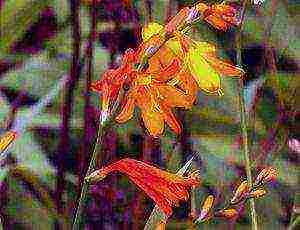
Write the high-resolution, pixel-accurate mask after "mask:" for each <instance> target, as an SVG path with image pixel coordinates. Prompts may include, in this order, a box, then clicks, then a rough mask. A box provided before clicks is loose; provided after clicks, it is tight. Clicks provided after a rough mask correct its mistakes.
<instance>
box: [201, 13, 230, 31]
mask: <svg viewBox="0 0 300 230" xmlns="http://www.w3.org/2000/svg"><path fill="white" fill-rule="evenodd" d="M204 20H205V21H206V22H208V23H209V24H211V25H212V26H213V27H214V28H216V29H218V30H222V31H227V30H228V29H229V27H230V25H229V24H228V23H227V22H226V21H224V20H223V19H221V18H220V17H219V16H218V15H215V14H211V15H209V16H207V17H206V18H205V19H204Z"/></svg>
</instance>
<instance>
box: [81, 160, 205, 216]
mask: <svg viewBox="0 0 300 230" xmlns="http://www.w3.org/2000/svg"><path fill="white" fill-rule="evenodd" d="M115 171H118V172H121V173H124V174H126V175H127V176H128V177H129V178H130V180H131V181H132V182H134V183H135V184H136V185H137V186H138V187H140V188H141V189H142V190H143V191H144V192H145V193H146V194H147V195H148V196H149V197H150V198H151V199H153V201H154V202H155V203H156V204H157V205H158V207H159V208H160V209H161V210H162V211H163V212H164V213H165V215H166V216H167V217H169V216H171V215H172V206H174V205H175V206H178V205H179V201H180V200H187V199H188V196H189V195H188V189H189V188H191V187H193V186H197V185H199V183H200V182H199V178H196V177H195V176H192V175H190V176H189V177H183V176H179V175H176V174H172V173H169V172H167V171H164V170H161V169H159V168H156V167H154V166H151V165H149V164H146V163H144V162H142V161H138V160H134V159H130V158H125V159H122V160H119V161H117V162H115V163H112V164H111V165H109V166H107V167H104V168H101V169H100V170H97V171H95V172H93V173H92V174H91V175H90V176H88V177H87V178H86V179H87V180H89V181H99V180H102V179H104V178H105V177H106V176H107V175H108V174H109V173H112V172H115Z"/></svg>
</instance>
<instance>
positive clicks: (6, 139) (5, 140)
mask: <svg viewBox="0 0 300 230" xmlns="http://www.w3.org/2000/svg"><path fill="white" fill-rule="evenodd" d="M16 138H17V133H16V132H14V131H8V132H6V133H5V134H4V135H3V136H1V138H0V151H1V153H2V152H3V151H4V150H5V149H6V148H7V147H8V146H9V145H10V143H12V142H13V141H14V140H15V139H16Z"/></svg>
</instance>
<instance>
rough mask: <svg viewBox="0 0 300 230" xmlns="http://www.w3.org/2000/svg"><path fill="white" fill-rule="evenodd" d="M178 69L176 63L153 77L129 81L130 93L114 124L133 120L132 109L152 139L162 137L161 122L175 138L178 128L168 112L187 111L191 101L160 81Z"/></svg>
mask: <svg viewBox="0 0 300 230" xmlns="http://www.w3.org/2000/svg"><path fill="white" fill-rule="evenodd" d="M178 69H180V64H179V61H178V60H177V59H174V60H173V62H172V63H171V64H170V65H169V66H167V67H165V68H164V69H162V70H161V71H158V72H156V73H144V74H139V76H138V77H137V78H136V79H135V80H133V82H132V85H131V89H130V90H129V92H128V95H127V98H126V100H125V103H124V105H123V108H122V111H121V113H120V114H119V115H118V116H117V117H116V121H118V122H120V123H123V122H126V121H128V120H129V119H130V118H131V117H132V116H133V111H134V107H135V105H137V106H138V107H139V108H140V110H141V115H142V119H143V122H144V124H145V126H146V128H147V130H148V132H149V133H150V135H152V136H157V135H160V134H162V132H163V130H164V122H166V123H167V124H168V125H169V126H170V128H171V129H172V130H173V131H174V132H175V133H177V134H179V133H180V132H181V126H180V124H179V122H178V121H177V119H176V118H175V116H174V114H173V113H172V110H171V109H172V108H174V107H182V108H190V107H191V106H192V104H193V102H194V97H191V96H189V95H186V94H185V93H184V92H182V91H181V90H179V89H177V88H176V87H174V86H172V85H168V84H165V83H164V82H162V81H161V80H162V79H164V80H167V79H168V78H170V77H171V76H172V75H173V74H174V73H176V72H177V71H178Z"/></svg>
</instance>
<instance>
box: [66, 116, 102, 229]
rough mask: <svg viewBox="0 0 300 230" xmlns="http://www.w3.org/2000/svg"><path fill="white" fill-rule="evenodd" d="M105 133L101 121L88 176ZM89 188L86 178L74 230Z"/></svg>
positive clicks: (94, 163) (77, 227) (92, 168)
mask: <svg viewBox="0 0 300 230" xmlns="http://www.w3.org/2000/svg"><path fill="white" fill-rule="evenodd" d="M103 134H104V127H103V126H102V124H101V122H100V123H99V127H98V133H97V140H96V144H95V147H94V151H93V155H92V158H91V160H90V164H89V167H88V170H87V172H86V174H85V175H86V176H88V175H90V174H91V173H92V171H93V170H94V168H95V165H96V159H97V156H98V152H100V151H101V143H102V139H103ZM88 189H89V183H88V182H87V181H86V180H84V181H83V186H82V189H81V193H80V198H79V201H78V207H77V210H76V214H75V218H74V222H73V227H72V229H73V230H75V229H79V224H80V216H81V213H82V211H83V205H84V201H85V198H86V194H87V192H88Z"/></svg>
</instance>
